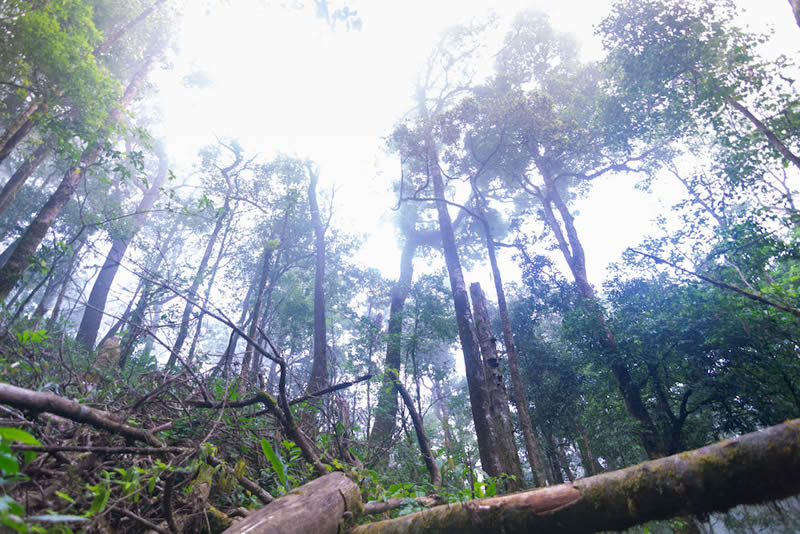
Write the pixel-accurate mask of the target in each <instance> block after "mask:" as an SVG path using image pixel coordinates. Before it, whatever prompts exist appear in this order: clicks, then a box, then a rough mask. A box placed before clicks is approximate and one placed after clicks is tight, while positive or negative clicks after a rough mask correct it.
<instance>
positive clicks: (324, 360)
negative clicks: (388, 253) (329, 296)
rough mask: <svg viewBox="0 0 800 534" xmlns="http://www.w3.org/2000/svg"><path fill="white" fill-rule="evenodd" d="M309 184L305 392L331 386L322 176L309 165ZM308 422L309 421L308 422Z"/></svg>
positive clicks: (312, 391)
mask: <svg viewBox="0 0 800 534" xmlns="http://www.w3.org/2000/svg"><path fill="white" fill-rule="evenodd" d="M308 173H309V175H310V178H311V179H310V181H309V185H308V203H309V207H310V210H311V222H312V224H313V226H314V236H315V249H316V263H315V268H314V360H313V363H312V365H311V377H310V378H309V379H308V385H307V386H306V393H314V392H315V391H317V390H320V389H324V388H326V387H328V354H327V332H326V325H325V287H324V285H325V228H324V226H323V224H322V218H321V217H320V213H319V205H318V204H317V181H318V179H319V175H318V174H317V173H316V172H315V170H314V169H312V168H311V167H310V166H309V168H308ZM306 422H307V423H310V421H308V420H306Z"/></svg>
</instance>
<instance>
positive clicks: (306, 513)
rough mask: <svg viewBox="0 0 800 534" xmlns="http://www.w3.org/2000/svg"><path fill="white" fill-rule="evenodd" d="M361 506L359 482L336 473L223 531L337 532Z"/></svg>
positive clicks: (260, 533)
mask: <svg viewBox="0 0 800 534" xmlns="http://www.w3.org/2000/svg"><path fill="white" fill-rule="evenodd" d="M362 509H363V507H362V504H361V495H360V490H359V488H358V485H357V484H356V483H355V482H353V481H352V480H350V479H349V478H347V476H346V475H345V474H344V473H340V472H335V473H330V474H327V475H325V476H322V477H319V478H317V479H314V480H312V481H311V482H309V483H308V484H305V485H303V486H300V487H299V488H296V489H294V490H292V491H291V492H289V493H288V494H286V495H284V496H283V497H280V498H279V499H275V500H274V501H273V502H272V503H270V504H268V505H267V506H265V507H264V508H261V509H260V510H258V511H256V512H253V513H252V514H250V515H248V516H247V517H246V518H244V519H242V520H240V521H236V522H234V523H233V525H232V526H231V527H230V528H228V529H227V530H226V531H225V532H224V533H223V534H244V533H247V534H310V533H312V532H313V533H314V534H338V533H339V532H344V524H345V523H346V521H347V520H349V519H352V518H354V517H357V516H359V515H360V514H361V512H362Z"/></svg>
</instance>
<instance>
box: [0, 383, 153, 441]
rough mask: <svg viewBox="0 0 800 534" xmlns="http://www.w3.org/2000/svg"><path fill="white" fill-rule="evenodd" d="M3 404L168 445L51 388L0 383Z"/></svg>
mask: <svg viewBox="0 0 800 534" xmlns="http://www.w3.org/2000/svg"><path fill="white" fill-rule="evenodd" d="M0 404H8V405H9V406H13V407H15V408H19V409H20V410H27V411H31V412H34V414H39V413H42V412H48V413H52V414H55V415H60V416H61V417H66V418H67V419H71V420H72V421H75V422H77V423H86V424H89V425H92V426H93V427H95V428H100V429H103V430H108V431H109V432H112V433H115V434H119V435H120V436H125V437H126V438H131V439H135V440H139V441H143V442H144V443H147V444H148V445H152V446H154V447H159V448H160V447H164V443H163V442H162V441H161V440H160V439H158V438H156V437H155V436H154V435H153V434H152V433H151V432H148V431H147V430H142V429H141V428H135V427H132V426H130V425H126V424H124V423H121V422H120V421H118V420H117V419H116V418H115V417H114V415H112V414H110V413H108V412H104V411H103V410H98V409H97V408H91V407H89V406H86V405H84V404H81V403H80V402H75V401H73V400H69V399H66V398H64V397H59V396H58V395H56V394H55V393H51V392H49V391H33V390H30V389H25V388H20V387H17V386H12V385H11V384H4V383H0Z"/></svg>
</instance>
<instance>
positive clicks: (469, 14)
mask: <svg viewBox="0 0 800 534" xmlns="http://www.w3.org/2000/svg"><path fill="white" fill-rule="evenodd" d="M187 4H188V5H187V8H186V12H185V14H184V17H183V22H182V27H181V29H180V36H179V39H178V41H179V47H180V53H179V55H178V56H177V57H176V58H175V68H174V69H173V70H171V71H161V72H159V73H158V75H157V76H156V77H155V80H154V81H155V83H156V84H157V85H158V86H159V89H160V93H161V105H162V108H163V110H164V116H165V125H164V133H165V135H166V137H167V143H168V146H169V150H170V153H171V154H173V155H174V156H173V157H174V161H173V168H174V169H175V170H176V172H177V173H178V175H179V176H181V173H183V175H184V176H185V175H186V173H187V172H188V170H189V169H190V167H191V164H192V162H193V161H194V160H195V159H196V154H197V150H198V149H199V148H201V147H202V146H204V145H207V144H211V143H213V142H214V140H215V136H218V137H220V138H222V137H234V138H236V139H238V140H239V141H240V142H241V143H242V144H243V145H244V147H245V148H246V149H247V151H248V153H250V154H254V153H256V152H258V153H261V154H262V155H263V156H264V157H266V158H268V157H271V156H272V155H273V154H274V153H276V152H283V153H286V154H289V155H295V156H298V157H301V158H309V159H312V160H314V161H316V162H317V163H318V164H319V166H320V170H321V176H320V188H321V189H322V190H328V191H330V190H331V189H335V191H336V192H335V214H334V224H336V225H337V226H339V227H341V228H343V229H345V230H346V231H349V232H353V233H360V234H366V235H367V241H366V243H365V245H364V247H363V249H362V250H361V251H360V252H359V256H358V258H357V259H358V260H360V261H361V262H363V263H364V264H366V265H368V266H371V267H375V268H378V269H380V270H381V271H382V272H383V273H384V274H385V275H386V276H388V277H390V278H394V277H396V276H397V271H398V267H399V265H398V264H399V258H400V249H399V246H398V244H397V242H396V237H395V230H394V226H393V224H392V219H393V212H392V210H391V208H392V207H393V206H394V205H395V204H396V198H395V196H394V194H393V193H392V185H391V184H392V182H394V181H396V180H397V178H398V173H399V164H398V163H397V159H396V157H393V156H389V155H386V154H385V153H384V149H383V147H384V142H383V137H384V136H386V135H387V134H388V133H389V132H390V131H391V128H392V126H393V125H394V124H395V123H396V122H397V121H398V120H399V119H400V118H401V117H402V116H403V114H404V113H405V112H407V111H408V110H409V109H411V107H412V105H413V102H412V100H411V97H412V95H413V92H414V87H415V82H416V77H417V75H418V73H419V71H420V69H421V68H422V66H423V65H424V62H425V60H426V58H427V57H428V55H429V53H430V52H431V50H432V48H433V45H434V44H435V42H436V41H437V39H438V36H439V34H440V32H441V31H442V30H443V29H445V28H447V27H448V26H452V25H454V24H457V23H462V22H468V21H470V20H478V21H480V20H483V19H486V18H487V16H488V13H489V12H490V10H491V11H494V12H495V13H497V15H499V16H500V17H501V19H503V20H504V21H505V23H501V24H500V27H501V30H500V32H501V34H500V35H498V37H499V38H500V37H502V32H504V31H505V30H504V29H505V28H506V27H507V22H508V20H510V19H511V18H512V17H513V16H514V14H515V13H517V12H518V11H520V10H522V9H537V8H538V9H540V10H541V11H544V12H546V13H548V14H549V15H550V18H551V21H552V23H553V26H554V27H555V28H556V29H558V30H560V31H564V32H567V33H572V34H574V35H575V36H576V37H577V38H578V40H579V42H581V43H582V53H583V57H584V59H596V58H597V57H599V56H600V54H601V52H602V51H601V47H600V43H599V40H598V38H597V37H596V36H594V34H593V25H595V24H597V23H598V22H599V21H600V19H601V18H602V17H603V16H604V15H605V14H606V13H607V12H608V9H609V8H608V6H609V3H608V2H606V1H597V2H590V1H586V0H560V1H558V2H553V1H545V0H540V1H538V2H536V1H534V2H530V1H522V0H502V1H494V2H488V1H464V0H461V1H456V0H427V1H422V0H408V1H405V2H397V1H394V0H392V1H390V0H371V1H364V2H358V1H353V2H351V3H350V5H351V6H352V7H354V8H356V9H358V14H359V16H360V17H361V19H362V21H363V29H362V31H350V32H347V31H345V30H344V28H341V29H337V31H335V32H333V31H331V30H330V28H329V27H327V26H326V25H325V24H324V22H322V21H321V20H319V19H316V18H314V16H313V13H312V12H310V11H309V10H308V9H306V10H302V11H293V10H290V9H282V8H280V7H279V6H272V7H270V6H266V5H264V3H263V2H260V1H256V0H236V1H232V2H230V3H229V4H228V5H217V6H215V7H213V9H212V10H211V11H208V12H207V11H206V8H205V7H203V6H202V5H201V3H200V2H187ZM359 4H362V5H359ZM738 4H740V5H742V6H744V7H746V8H748V14H747V16H746V17H745V18H743V22H747V23H749V24H750V25H751V29H752V30H754V31H763V30H765V29H766V25H767V24H772V25H774V27H775V30H776V37H775V39H774V40H773V43H775V44H773V45H772V48H770V50H774V51H780V52H784V53H786V54H792V53H793V52H794V51H795V50H796V49H797V48H798V46H800V29H798V28H797V27H796V26H795V25H794V20H793V18H792V14H791V10H790V8H789V6H788V4H787V3H786V2H785V1H770V2H764V1H763V0H741V1H740V2H738ZM194 70H197V71H202V72H204V73H205V74H207V75H208V76H209V77H210V78H211V80H212V82H213V85H212V86H211V87H209V88H187V87H185V86H184V85H183V84H182V79H183V76H185V75H187V74H189V73H190V72H192V71H194ZM656 191H657V192H660V194H661V195H662V196H666V197H669V196H671V195H672V194H673V193H668V192H667V191H673V190H672V189H670V188H667V189H659V188H656ZM670 203H671V201H670V199H668V198H658V197H657V196H652V195H647V194H645V193H642V192H640V191H637V190H634V189H633V181H632V178H625V177H621V178H619V177H618V178H615V179H613V180H605V181H603V183H598V184H596V186H595V187H594V188H593V190H592V192H591V193H590V194H589V195H588V196H587V198H585V199H582V200H581V201H579V202H578V203H577V204H576V206H575V207H576V209H578V210H579V212H580V215H579V216H578V217H577V218H576V224H577V225H578V228H579V231H581V232H582V237H583V240H584V242H585V246H586V249H587V251H586V255H587V260H588V267H589V269H590V278H591V279H592V280H593V281H594V282H595V283H596V284H598V285H599V284H600V283H601V282H602V279H603V277H604V271H605V267H606V265H607V264H608V263H609V262H611V261H616V260H618V259H619V255H620V253H621V252H622V250H624V249H625V247H627V246H630V245H634V244H636V243H637V242H638V241H639V240H640V239H641V237H642V236H643V235H645V234H646V233H647V232H649V231H651V230H652V228H653V227H652V225H651V223H650V221H651V219H652V218H653V217H654V216H655V215H657V214H658V213H659V212H661V211H663V210H664V209H666V207H665V206H666V205H668V204H670ZM515 274H516V273H509V275H508V279H509V281H510V280H512V279H514V275H515ZM477 276H479V277H481V278H484V277H485V276H484V275H477ZM481 281H482V283H484V284H488V280H486V281H484V280H481ZM487 287H488V286H487Z"/></svg>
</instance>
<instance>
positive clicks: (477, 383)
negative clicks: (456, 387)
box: [425, 133, 505, 477]
mask: <svg viewBox="0 0 800 534" xmlns="http://www.w3.org/2000/svg"><path fill="white" fill-rule="evenodd" d="M425 150H426V151H427V154H426V157H427V162H428V172H429V173H430V177H431V180H432V182H433V189H434V196H435V197H436V198H437V199H440V200H437V201H436V211H437V214H438V218H439V231H440V232H441V236H442V250H443V252H444V260H445V264H446V265H447V273H448V276H449V278H450V289H451V290H452V293H453V305H454V307H455V313H456V323H457V326H458V337H459V339H460V341H461V350H462V352H463V354H464V368H465V371H466V376H467V386H468V388H469V399H470V406H471V408H472V419H473V422H474V423H475V434H476V437H477V440H478V451H479V452H480V457H481V466H482V467H483V470H484V471H486V473H487V474H488V475H489V476H493V477H497V476H500V475H501V474H503V472H504V468H505V466H504V464H503V461H502V459H501V457H500V455H499V454H498V451H497V449H495V444H496V443H497V442H498V435H497V432H496V430H495V428H494V421H492V419H491V417H490V413H491V411H490V407H489V392H488V390H487V387H486V379H485V374H484V371H483V362H482V361H481V349H480V347H479V346H478V338H477V335H476V333H475V325H474V324H473V321H472V313H471V311H470V308H469V297H467V288H466V284H465V283H464V274H463V272H462V271H461V261H460V260H459V257H458V249H457V248H456V240H455V235H454V234H453V223H452V220H451V219H450V213H449V212H448V211H447V203H446V202H445V201H444V198H445V196H444V182H443V181H442V173H441V170H440V169H439V158H438V155H437V153H436V146H435V144H434V141H433V138H432V135H431V134H430V133H429V134H427V139H425Z"/></svg>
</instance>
